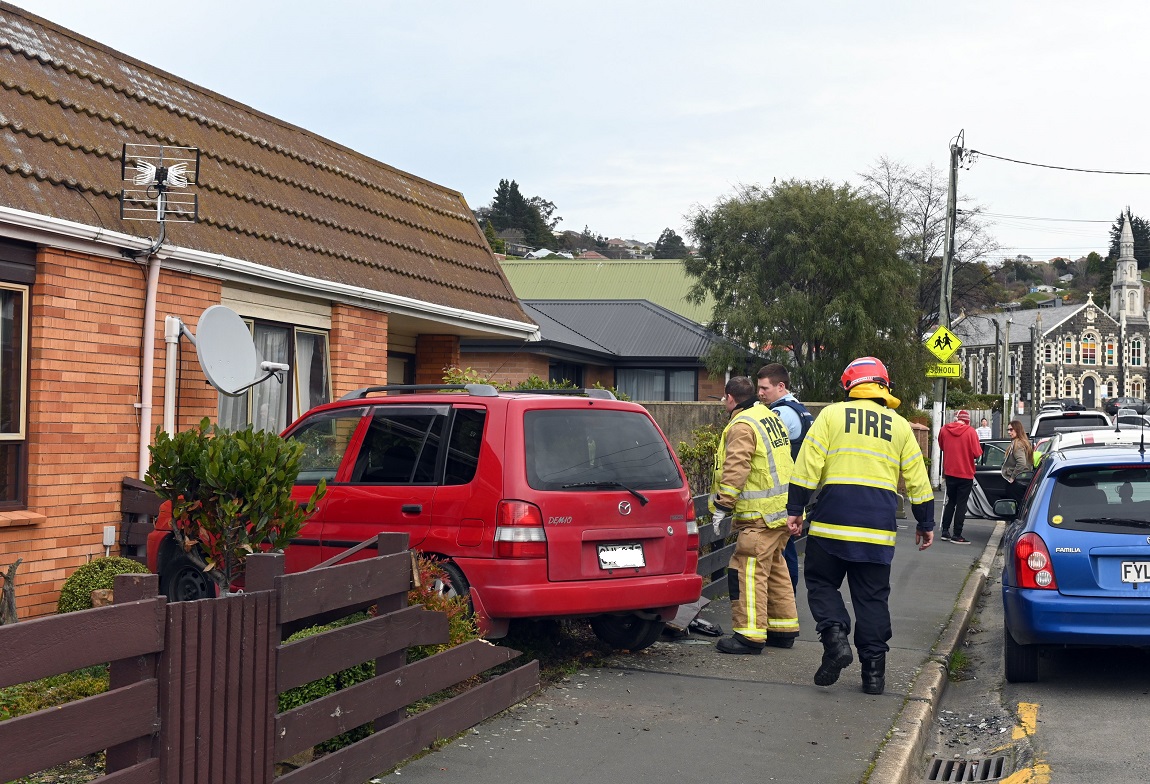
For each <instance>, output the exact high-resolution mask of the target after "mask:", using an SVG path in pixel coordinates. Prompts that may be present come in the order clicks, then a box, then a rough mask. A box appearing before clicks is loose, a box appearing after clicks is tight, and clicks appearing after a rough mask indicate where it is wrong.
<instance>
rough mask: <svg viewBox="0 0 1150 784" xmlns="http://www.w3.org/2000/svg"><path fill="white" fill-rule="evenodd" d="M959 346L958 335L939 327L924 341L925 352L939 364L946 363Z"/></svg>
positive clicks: (960, 342) (960, 343)
mask: <svg viewBox="0 0 1150 784" xmlns="http://www.w3.org/2000/svg"><path fill="white" fill-rule="evenodd" d="M961 346H962V341H961V340H959V339H958V335H956V334H954V333H953V332H951V331H950V330H949V329H947V328H946V327H939V328H938V329H936V330H935V331H934V334H933V335H931V336H930V337H929V338H927V339H926V350H927V351H929V352H930V353H931V354H934V355H935V356H936V357H938V361H939V362H946V361H947V360H948V359H950V357H951V355H952V354H954V352H956V351H958V349H959V348H960V347H961Z"/></svg>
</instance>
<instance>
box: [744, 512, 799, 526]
mask: <svg viewBox="0 0 1150 784" xmlns="http://www.w3.org/2000/svg"><path fill="white" fill-rule="evenodd" d="M787 516H788V515H787V510H786V509H780V510H779V511H777V512H771V513H770V514H763V513H762V512H756V511H753V510H752V511H749V512H735V514H734V519H735V520H762V521H763V522H764V523H766V524H767V525H768V526H769V525H770V524H771V523H777V522H778V521H779V520H786V519H787Z"/></svg>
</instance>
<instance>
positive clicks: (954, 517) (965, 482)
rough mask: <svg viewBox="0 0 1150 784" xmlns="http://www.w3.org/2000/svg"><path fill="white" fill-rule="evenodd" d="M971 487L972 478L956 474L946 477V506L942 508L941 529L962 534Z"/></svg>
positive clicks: (972, 485)
mask: <svg viewBox="0 0 1150 784" xmlns="http://www.w3.org/2000/svg"><path fill="white" fill-rule="evenodd" d="M973 489H974V480H973V479H963V478H962V477H958V476H948V477H947V478H946V507H944V508H943V510H942V530H943V531H950V532H952V533H953V534H954V535H955V536H962V524H963V523H964V522H966V500H967V499H968V498H970V491H971V490H973ZM952 522H953V526H952V525H951V523H952Z"/></svg>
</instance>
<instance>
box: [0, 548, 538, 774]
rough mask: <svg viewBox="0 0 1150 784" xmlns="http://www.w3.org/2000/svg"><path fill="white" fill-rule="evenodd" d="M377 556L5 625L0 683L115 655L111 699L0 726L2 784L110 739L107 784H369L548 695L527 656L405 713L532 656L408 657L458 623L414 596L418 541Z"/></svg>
mask: <svg viewBox="0 0 1150 784" xmlns="http://www.w3.org/2000/svg"><path fill="white" fill-rule="evenodd" d="M377 549H378V552H379V553H380V555H378V556H377V557H375V558H372V559H368V560H364V561H357V562H355V563H351V564H345V565H339V566H330V567H325V568H319V569H314V570H311V571H308V572H301V573H299V574H291V575H285V574H284V573H283V556H282V555H258V556H252V557H251V559H249V561H248V567H247V587H246V592H245V593H243V594H236V595H230V596H225V597H221V598H219V599H205V600H201V601H198V602H180V603H175V604H170V605H169V604H167V603H166V601H165V600H164V599H163V598H161V597H157V596H156V593H157V589H158V580H157V578H156V576H155V575H121V576H118V577H117V578H116V587H115V601H116V603H115V604H114V605H112V606H110V607H102V608H98V609H93V610H86V611H83V612H77V613H70V614H67V615H60V616H52V617H47V618H40V619H35V620H31V621H27V622H24V623H19V624H15V625H10V626H3V627H0V650H3V651H4V652H5V660H4V663H3V665H2V666H0V687H4V686H11V685H14V684H19V683H24V682H27V681H32V680H36V679H39V678H43V677H46V676H49V675H55V674H59V673H64V672H69V671H71V670H75V669H79V668H82V667H88V666H92V665H95V664H101V663H104V662H111V666H110V672H109V678H110V684H109V690H108V691H107V692H106V693H104V694H100V695H97V696H94V697H89V698H86V699H82V700H76V701H74V702H71V703H69V704H67V705H64V706H63V707H59V708H52V709H48V710H43V711H40V712H38V713H33V714H30V715H27V716H21V717H18V718H15V719H10V720H7V721H2V722H0V749H3V750H4V753H3V754H0V782H6V781H11V780H13V779H15V778H18V777H20V776H25V775H28V774H30V773H34V772H37V771H40V770H44V769H47V768H51V767H53V766H55V765H58V764H60V763H63V762H67V761H69V760H72V759H76V758H79V757H83V756H85V755H88V754H92V753H95V752H98V751H101V750H104V749H107V767H106V771H107V775H105V776H104V777H103V778H102V779H99V780H100V781H104V782H108V783H109V784H160V783H161V782H162V783H163V784H185V782H186V783H187V784H191V782H196V783H197V784H235V783H236V782H253V784H271V783H272V782H284V783H285V784H288V783H290V784H319V783H320V782H322V783H323V784H340V783H344V782H346V784H361V782H363V781H366V780H367V779H369V778H371V777H372V776H374V775H376V774H378V773H380V772H382V771H384V770H386V769H388V768H390V767H391V766H393V765H395V764H396V763H398V762H401V761H402V760H404V759H407V758H408V757H410V756H412V755H413V754H415V753H416V752H418V751H419V750H420V749H422V748H425V747H426V746H428V745H430V744H431V743H433V742H435V741H436V740H438V739H443V738H449V737H451V736H453V735H455V734H457V733H459V732H462V731H463V730H465V729H467V728H468V727H471V726H474V725H475V724H477V723H479V722H480V721H482V720H484V719H486V718H488V717H490V716H492V715H494V714H495V713H498V712H499V711H501V710H503V709H505V708H507V707H509V706H510V705H513V704H515V703H516V702H518V701H520V700H522V699H524V698H526V697H527V696H528V695H529V694H531V693H532V692H533V691H535V690H536V689H538V686H539V664H538V662H536V661H532V662H530V663H528V664H525V665H521V666H519V667H518V668H516V669H513V670H511V671H509V672H506V673H504V674H502V675H498V676H496V677H494V678H491V679H489V680H487V681H485V682H483V683H480V684H478V685H474V686H472V687H471V688H468V689H466V690H464V691H462V692H461V693H459V694H457V695H456V696H454V697H451V698H449V699H446V700H444V701H442V702H439V703H438V704H436V705H435V706H434V707H431V708H428V709H427V710H424V711H422V712H420V713H416V714H414V715H408V711H407V708H408V706H410V705H412V704H413V703H415V702H418V701H420V700H422V699H424V698H426V697H428V696H430V695H432V694H436V693H437V692H441V691H443V690H444V689H448V688H450V687H452V686H456V685H457V684H460V683H462V682H464V681H468V680H469V679H471V678H473V677H474V676H476V675H479V674H481V673H483V672H485V671H486V670H489V669H491V668H492V667H495V666H498V665H501V664H504V663H506V662H507V661H509V660H511V659H513V658H515V657H516V656H518V655H519V653H518V651H514V650H511V649H509V648H502V647H496V646H494V645H491V644H489V643H487V642H484V641H479V640H476V641H472V642H469V643H465V644H464V645H460V646H456V647H454V648H449V649H447V650H445V651H443V652H441V653H438V654H435V655H433V656H430V657H428V658H426V659H423V660H421V661H417V662H413V663H411V664H408V663H407V649H408V648H409V647H412V646H418V645H432V644H441V643H446V642H447V641H448V626H447V619H446V616H444V615H443V614H442V613H435V612H430V611H427V610H425V609H423V608H422V607H419V606H411V607H409V606H407V591H408V588H409V586H410V581H411V574H412V569H411V560H410V555H409V553H408V552H407V540H406V536H402V535H395V534H385V535H381V536H380V537H379V539H378V540H377ZM370 606H374V607H375V614H374V615H369V616H368V617H367V618H366V619H365V620H361V621H358V622H355V623H350V624H348V625H344V626H339V627H337V628H333V629H330V630H327V631H323V632H320V633H318V634H315V635H312V636H309V637H306V638H303V639H300V640H295V641H292V642H284V640H285V639H286V638H287V637H288V636H289V635H290V634H291V633H292V631H293V630H295V629H299V628H303V627H305V626H309V625H314V624H315V623H318V622H327V621H330V620H333V619H335V618H340V617H345V616H347V615H349V614H351V613H354V612H357V611H359V610H362V609H364V608H366V607H370ZM364 662H373V663H374V665H375V675H374V677H371V678H369V679H367V680H364V681H362V682H360V683H357V684H355V685H352V686H350V687H348V688H345V689H342V690H339V691H336V692H334V693H332V694H328V695H327V696H324V697H320V698H318V699H316V700H314V701H312V702H309V703H307V704H305V705H302V706H299V707H297V708H293V709H291V710H287V711H284V712H283V713H277V695H279V694H281V693H283V692H285V691H287V690H288V689H291V688H293V687H296V686H301V685H304V684H307V683H311V682H312V681H315V680H318V679H320V678H324V677H326V676H328V675H332V674H334V673H338V672H340V671H342V670H345V669H347V668H348V667H352V666H355V665H359V664H362V663H364ZM363 725H372V726H373V729H374V733H373V734H370V735H368V736H367V737H366V738H363V739H362V740H358V741H356V742H355V743H352V744H351V745H348V746H345V747H344V748H342V749H339V750H338V751H334V752H332V753H330V754H326V755H324V756H321V757H319V758H317V759H315V760H313V761H311V762H308V763H306V764H304V765H302V766H301V767H299V768H296V769H293V770H291V771H289V772H287V773H285V774H282V775H280V776H278V777H277V776H276V772H275V763H276V762H280V761H283V760H286V759H287V758H289V757H292V756H293V755H295V754H297V753H298V752H300V751H303V750H306V749H309V748H311V747H313V746H315V745H316V744H318V743H321V742H323V741H326V740H328V739H330V738H334V737H336V736H338V735H340V734H342V733H344V732H347V731H348V730H351V729H354V728H356V727H360V726H363Z"/></svg>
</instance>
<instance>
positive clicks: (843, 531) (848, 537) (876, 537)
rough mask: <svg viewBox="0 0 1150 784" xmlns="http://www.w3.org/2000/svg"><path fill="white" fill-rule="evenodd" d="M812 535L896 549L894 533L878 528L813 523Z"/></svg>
mask: <svg viewBox="0 0 1150 784" xmlns="http://www.w3.org/2000/svg"><path fill="white" fill-rule="evenodd" d="M810 535H811V536H822V537H825V538H827V539H838V540H839V541H841V542H860V543H862V544H881V545H886V546H888V547H894V531H882V530H879V529H877V528H860V527H858V526H851V525H834V524H832V523H816V522H812V523H811V529H810Z"/></svg>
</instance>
